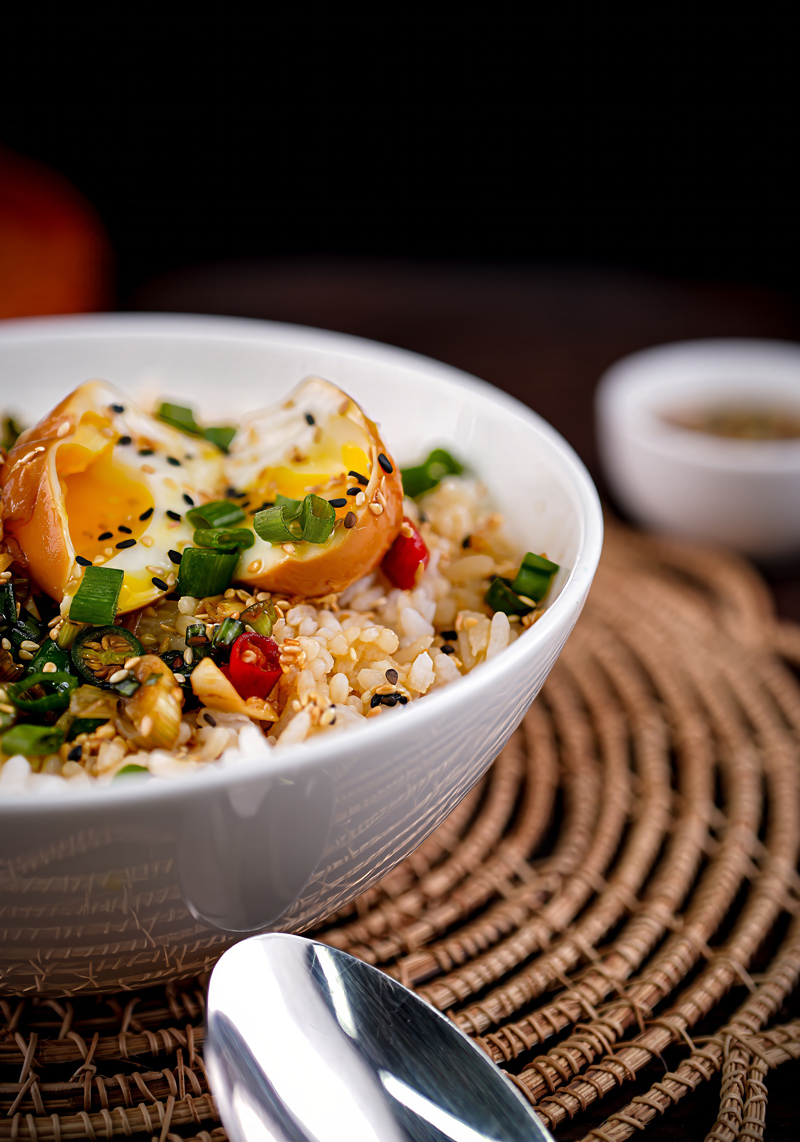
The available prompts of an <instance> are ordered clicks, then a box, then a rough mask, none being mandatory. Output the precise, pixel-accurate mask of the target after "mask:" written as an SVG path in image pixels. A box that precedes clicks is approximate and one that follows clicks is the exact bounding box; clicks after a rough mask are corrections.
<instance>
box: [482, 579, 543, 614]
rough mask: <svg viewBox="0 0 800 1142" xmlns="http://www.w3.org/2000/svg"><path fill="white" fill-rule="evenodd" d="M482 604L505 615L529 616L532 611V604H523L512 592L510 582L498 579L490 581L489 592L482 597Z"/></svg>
mask: <svg viewBox="0 0 800 1142" xmlns="http://www.w3.org/2000/svg"><path fill="white" fill-rule="evenodd" d="M484 602H486V603H487V604H488V605H489V606H490V607H491V608H492V610H493V611H502V612H503V614H506V615H529V614H530V613H531V611H532V610H533V603H524V602H523V601H522V599H521V598H520V597H519V595H517V594H515V592H514V591H512V589H511V583H510V581H509V580H508V579H501V578H499V577H496V578H494V579H492V582H491V585H490V587H489V590H488V591H487V592H486V594H485V595H484Z"/></svg>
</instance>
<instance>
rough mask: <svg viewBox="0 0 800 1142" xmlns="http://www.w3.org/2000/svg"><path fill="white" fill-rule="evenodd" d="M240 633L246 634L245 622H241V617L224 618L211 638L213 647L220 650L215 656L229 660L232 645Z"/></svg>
mask: <svg viewBox="0 0 800 1142" xmlns="http://www.w3.org/2000/svg"><path fill="white" fill-rule="evenodd" d="M240 634H244V623H243V622H240V621H239V619H231V618H227V619H223V620H222V622H221V623H220V624H219V626H218V627H217V629H216V630H215V631H214V637H213V638H212V640H211V646H212V649H213V650H215V651H217V652H218V654H217V655H215V657H221V658H223V659H225V660H227V658H228V656H229V655H230V652H231V647H232V646H233V644H234V643H235V642H236V640H237V638H238V637H239V635H240Z"/></svg>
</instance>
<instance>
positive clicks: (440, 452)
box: [400, 448, 464, 500]
mask: <svg viewBox="0 0 800 1142" xmlns="http://www.w3.org/2000/svg"><path fill="white" fill-rule="evenodd" d="M463 471H464V465H463V464H461V463H459V461H458V460H456V458H455V457H454V456H451V455H450V453H449V452H446V451H445V450H444V448H434V450H433V451H432V452H431V453H430V455H429V456H428V459H427V460H425V461H424V463H422V464H419V465H417V467H416V468H402V469H401V471H400V475H401V476H402V477H403V491H404V493H405V494H406V495H407V496H409V497H410V498H411V499H412V500H413V499H416V497H417V496H421V495H422V494H423V493H424V492H429V491H430V490H431V488H435V487H436V485H437V484H438V483H439V481H440V480H443V479H444V477H445V476H460V475H461V473H462V472H463Z"/></svg>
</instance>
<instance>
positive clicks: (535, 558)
mask: <svg viewBox="0 0 800 1142" xmlns="http://www.w3.org/2000/svg"><path fill="white" fill-rule="evenodd" d="M556 571H558V564H557V563H553V562H551V561H550V560H549V559H545V557H544V556H543V555H534V554H533V552H532V551H529V552H528V553H527V554H526V555H525V558H524V559H523V560H522V566H521V567H520V569H519V571H518V572H517V576H516V578H515V579H514V581H513V582H512V584H511V590H512V591H514V592H515V593H516V594H517V595H524V596H525V597H526V598H528V599H533V601H534V603H538V602H539V600H540V599H543V598H544V597H545V595H546V594H547V592H548V590H549V589H550V583H551V581H552V578H553V576H554V575H555V573H556Z"/></svg>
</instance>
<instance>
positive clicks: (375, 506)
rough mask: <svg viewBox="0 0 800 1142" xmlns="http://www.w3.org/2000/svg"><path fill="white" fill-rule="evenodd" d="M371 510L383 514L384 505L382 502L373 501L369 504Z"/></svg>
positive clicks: (375, 513)
mask: <svg viewBox="0 0 800 1142" xmlns="http://www.w3.org/2000/svg"><path fill="white" fill-rule="evenodd" d="M369 510H370V511H371V512H372V514H373V515H383V507H382V506H381V504H375V503H372V504H370V505H369Z"/></svg>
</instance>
